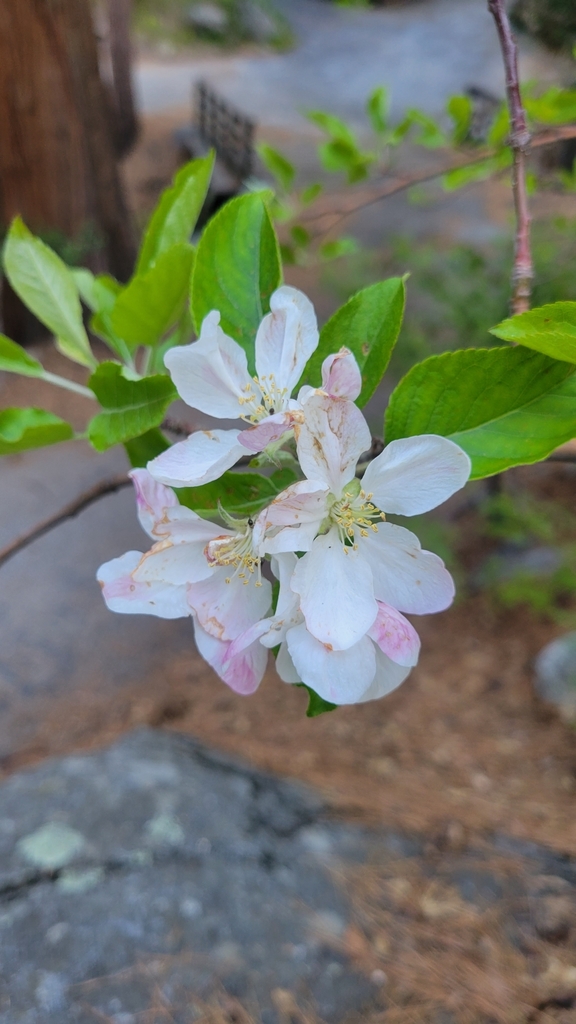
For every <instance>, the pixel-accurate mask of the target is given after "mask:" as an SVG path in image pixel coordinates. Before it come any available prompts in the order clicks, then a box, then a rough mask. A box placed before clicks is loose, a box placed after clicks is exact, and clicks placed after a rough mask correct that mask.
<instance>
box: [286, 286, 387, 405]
mask: <svg viewBox="0 0 576 1024" xmlns="http://www.w3.org/2000/svg"><path fill="white" fill-rule="evenodd" d="M404 302H405V286H404V280H403V278H401V277H390V278H388V280H386V281H379V282H378V283H377V284H372V285H370V286H369V287H368V288H364V289H363V290H362V291H361V292H358V293H357V294H356V295H353V296H352V298H351V299H349V300H348V302H347V303H346V304H345V305H344V306H341V307H340V309H338V310H337V311H336V313H334V316H333V317H331V318H330V320H329V321H328V323H326V324H325V325H324V327H323V328H322V330H321V332H320V343H319V345H318V348H317V349H316V351H315V352H314V354H313V356H312V357H311V359H310V360H309V361H308V365H307V367H306V370H305V374H304V376H303V378H302V380H301V382H300V383H301V384H312V385H313V386H314V387H318V386H319V385H320V381H321V368H322V363H323V362H324V360H325V359H326V356H329V355H330V354H331V353H332V352H338V351H339V350H340V349H341V348H342V346H343V345H345V346H346V348H349V349H350V351H351V352H353V354H354V356H355V357H356V361H357V363H358V366H359V367H360V370H361V372H362V391H361V393H360V397H359V398H358V399H357V404H358V405H360V406H362V405H366V402H367V401H368V399H369V398H370V397H371V396H372V395H373V394H374V392H375V390H376V388H377V387H378V384H379V383H380V380H381V379H382V376H383V374H384V372H385V370H386V367H387V366H388V363H389V361H390V356H391V355H392V350H393V348H394V345H395V344H396V339H397V338H398V334H399V331H400V327H401V325H402V317H403V315H404Z"/></svg>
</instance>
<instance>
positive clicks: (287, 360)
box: [256, 285, 318, 398]
mask: <svg viewBox="0 0 576 1024" xmlns="http://www.w3.org/2000/svg"><path fill="white" fill-rule="evenodd" d="M317 346H318V324H317V322H316V314H315V312H314V306H313V305H312V303H311V302H310V299H308V298H306V296H305V295H304V294H303V293H302V292H299V291H298V290H297V289H296V288H290V287H288V285H283V286H282V287H281V288H278V289H277V291H275V292H274V294H273V295H272V297H271V299H270V313H269V314H268V315H267V316H265V317H264V319H263V321H262V323H261V324H260V327H259V328H258V333H257V335H256V372H257V373H258V377H259V378H260V380H261V382H262V386H263V387H268V389H270V385H271V384H272V383H273V384H275V386H276V388H277V389H279V390H280V391H283V390H284V392H285V393H284V398H289V397H290V395H291V394H292V390H293V389H294V388H295V387H296V385H297V383H298V381H299V380H300V377H301V376H302V371H303V369H304V367H305V366H306V363H307V362H308V360H309V358H310V356H311V355H312V353H313V352H314V351H315V349H316V348H317Z"/></svg>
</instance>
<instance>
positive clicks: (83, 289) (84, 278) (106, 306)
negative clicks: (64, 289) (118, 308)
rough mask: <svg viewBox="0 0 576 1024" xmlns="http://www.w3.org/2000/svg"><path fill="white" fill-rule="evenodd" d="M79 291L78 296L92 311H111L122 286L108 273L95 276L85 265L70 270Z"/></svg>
mask: <svg viewBox="0 0 576 1024" xmlns="http://www.w3.org/2000/svg"><path fill="white" fill-rule="evenodd" d="M70 273H71V274H72V277H73V278H74V281H75V283H76V287H77V289H78V291H79V292H80V298H81V299H82V300H83V301H84V302H85V303H86V305H87V306H88V309H91V310H92V312H93V313H111V312H112V310H113V308H114V304H115V302H116V299H117V298H118V296H119V295H120V292H121V291H122V288H123V286H122V285H121V284H120V282H119V281H116V280H115V279H114V278H113V277H111V275H110V274H98V275H97V276H95V275H94V274H93V273H92V272H91V271H90V270H86V268H85V267H72V268H71V270H70Z"/></svg>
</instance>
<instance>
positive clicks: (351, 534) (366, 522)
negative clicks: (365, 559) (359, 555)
mask: <svg viewBox="0 0 576 1024" xmlns="http://www.w3.org/2000/svg"><path fill="white" fill-rule="evenodd" d="M355 490H356V488H355V487H353V488H349V489H348V490H345V491H344V494H343V496H342V498H340V499H339V500H338V501H335V502H334V504H333V506H332V508H331V510H330V518H331V520H332V522H333V523H335V524H336V526H337V527H338V532H339V534H340V540H341V542H342V544H343V545H344V547H354V548H357V547H358V538H357V534H356V531H358V533H359V535H360V537H367V536H368V531H369V530H372V532H373V533H378V523H379V522H382V521H383V520H385V519H386V516H385V515H384V513H383V512H381V511H380V509H379V508H376V505H373V504H372V502H371V501H370V498H371V497H372V495H371V494H367V493H366V491H362V490H360V491H359V492H358V493H357V494H355V493H354V491H355Z"/></svg>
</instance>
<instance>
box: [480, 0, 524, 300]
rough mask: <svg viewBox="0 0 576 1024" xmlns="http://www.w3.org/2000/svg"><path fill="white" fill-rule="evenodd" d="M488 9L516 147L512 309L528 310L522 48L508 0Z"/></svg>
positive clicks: (492, 2) (491, 2)
mask: <svg viewBox="0 0 576 1024" xmlns="http://www.w3.org/2000/svg"><path fill="white" fill-rule="evenodd" d="M488 10H489V11H490V13H491V15H492V17H493V18H494V21H495V22H496V30H497V32H498V38H499V40H500V48H501V50H502V56H503V58H504V69H505V73H506V97H507V100H508V110H509V111H510V138H509V143H510V148H511V150H512V156H513V164H512V191H513V193H514V208H515V210H516V240H515V246H514V269H513V271H512V302H511V307H512V313H513V314H516V313H525V312H526V310H527V309H530V296H531V293H532V278H533V277H534V268H533V265H532V252H531V248H530V211H529V208H528V190H527V187H526V154H527V151H528V147H529V145H530V132H529V131H528V124H527V122H526V112H525V110H524V107H523V105H522V98H521V96H520V80H519V77H518V48H517V46H516V40H515V39H514V36H513V35H512V30H511V28H510V22H509V20H508V15H507V13H506V7H505V4H504V0H488Z"/></svg>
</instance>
